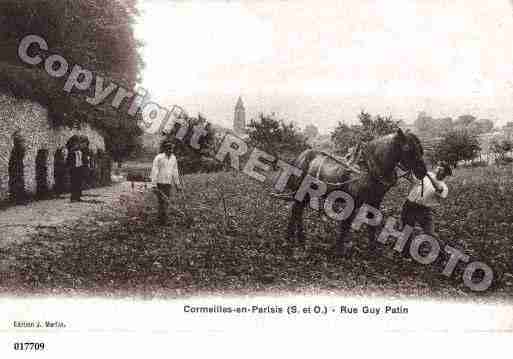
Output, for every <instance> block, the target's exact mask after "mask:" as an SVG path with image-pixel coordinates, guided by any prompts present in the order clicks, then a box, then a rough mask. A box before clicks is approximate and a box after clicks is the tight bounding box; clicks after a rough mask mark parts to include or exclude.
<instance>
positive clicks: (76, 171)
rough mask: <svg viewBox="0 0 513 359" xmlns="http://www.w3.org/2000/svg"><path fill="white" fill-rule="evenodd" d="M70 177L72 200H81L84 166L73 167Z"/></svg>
mask: <svg viewBox="0 0 513 359" xmlns="http://www.w3.org/2000/svg"><path fill="white" fill-rule="evenodd" d="M70 177H71V178H70V182H71V183H70V185H71V201H80V200H81V197H82V180H83V168H82V167H72V168H71V175H70Z"/></svg>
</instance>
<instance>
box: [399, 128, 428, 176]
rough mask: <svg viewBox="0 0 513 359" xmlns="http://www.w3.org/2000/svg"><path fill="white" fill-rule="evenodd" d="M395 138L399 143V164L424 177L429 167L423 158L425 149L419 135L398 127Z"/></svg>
mask: <svg viewBox="0 0 513 359" xmlns="http://www.w3.org/2000/svg"><path fill="white" fill-rule="evenodd" d="M395 140H396V143H397V145H398V151H399V161H398V162H399V164H400V165H402V166H403V167H405V168H406V169H407V170H410V171H412V172H413V174H414V175H415V177H417V178H419V179H422V178H424V177H425V176H426V174H427V168H426V164H425V163H424V159H423V156H424V150H423V148H422V144H421V143H420V140H419V139H418V137H417V136H415V135H414V134H413V133H411V132H406V133H404V132H403V131H402V130H401V129H398V130H397V133H396V134H395Z"/></svg>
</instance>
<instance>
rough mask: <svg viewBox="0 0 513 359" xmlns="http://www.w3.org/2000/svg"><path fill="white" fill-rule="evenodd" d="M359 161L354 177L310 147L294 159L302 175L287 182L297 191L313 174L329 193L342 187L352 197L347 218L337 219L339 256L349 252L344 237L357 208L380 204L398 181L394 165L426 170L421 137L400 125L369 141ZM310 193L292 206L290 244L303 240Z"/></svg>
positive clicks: (372, 237)
mask: <svg viewBox="0 0 513 359" xmlns="http://www.w3.org/2000/svg"><path fill="white" fill-rule="evenodd" d="M362 163H363V166H362V167H363V168H362V172H361V173H360V174H358V176H357V177H356V178H355V177H354V176H355V175H354V171H353V170H351V169H349V168H348V167H347V166H344V165H343V164H341V163H340V161H338V160H337V159H335V158H333V157H331V156H330V155H328V154H325V153H323V152H320V151H316V150H312V149H309V150H306V151H304V152H303V153H301V154H300V155H299V157H298V158H297V159H296V161H295V166H296V167H297V168H299V169H301V170H302V176H301V177H299V178H296V179H295V180H294V179H293V180H291V181H289V183H288V188H289V190H291V191H293V192H297V191H298V189H300V186H301V184H302V183H303V180H304V179H305V177H306V176H312V177H314V178H315V179H317V180H319V181H322V182H323V183H324V184H326V185H327V188H328V191H327V193H328V194H329V193H330V192H332V191H335V190H341V191H344V192H346V193H347V194H349V195H350V196H351V197H352V199H353V200H354V210H353V211H352V213H351V214H350V215H349V216H348V218H346V219H345V220H343V221H339V222H338V223H337V230H336V241H335V246H334V247H335V248H334V249H335V253H336V254H337V255H339V256H344V255H347V254H348V253H347V248H346V243H345V238H346V236H347V234H348V232H349V229H350V227H351V223H352V221H353V219H354V217H355V216H356V213H358V209H359V208H360V207H361V206H362V205H364V204H367V205H370V206H373V207H374V208H379V206H380V205H381V202H382V201H383V198H384V197H385V194H386V193H387V192H388V191H389V190H390V188H392V187H393V186H394V185H395V184H396V183H397V181H398V176H397V172H396V167H398V166H400V167H402V168H404V169H406V170H407V171H408V172H413V173H414V174H415V176H416V177H417V178H424V176H426V173H427V169H426V165H425V163H424V160H423V148H422V145H421V143H420V140H419V139H418V138H417V136H415V135H414V134H412V133H410V132H406V133H405V132H403V131H402V130H401V129H398V130H397V131H396V132H395V133H392V134H389V135H386V136H383V137H381V138H378V139H375V140H373V141H371V142H369V143H368V144H367V146H366V148H365V149H364V150H363V153H362ZM311 193H315V191H310V192H308V193H307V195H306V196H304V198H302V200H300V201H297V200H296V201H295V202H294V204H293V206H292V213H291V216H290V220H289V225H288V230H287V238H288V240H289V243H291V244H292V243H294V242H295V240H296V238H297V239H298V240H299V242H300V243H304V238H305V237H304V229H303V213H304V209H305V207H306V205H307V204H308V203H310V201H311V199H312V198H311V197H313V196H312V195H311ZM314 199H315V198H314ZM317 200H318V198H317ZM368 231H369V246H370V249H371V250H373V249H375V234H376V229H375V228H374V227H373V226H369V227H368Z"/></svg>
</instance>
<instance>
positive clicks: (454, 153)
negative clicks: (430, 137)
mask: <svg viewBox="0 0 513 359" xmlns="http://www.w3.org/2000/svg"><path fill="white" fill-rule="evenodd" d="M479 151H481V146H480V145H479V139H478V137H477V135H476V134H475V133H472V132H470V131H466V130H453V131H450V132H448V133H447V134H445V135H444V136H443V138H442V141H441V142H440V143H439V144H438V145H437V146H436V148H435V151H434V153H433V159H434V160H435V161H444V162H447V163H449V164H450V165H451V166H453V167H456V165H457V164H458V162H459V161H469V160H473V159H474V158H476V157H477V156H478V154H479Z"/></svg>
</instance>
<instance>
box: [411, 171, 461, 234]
mask: <svg viewBox="0 0 513 359" xmlns="http://www.w3.org/2000/svg"><path fill="white" fill-rule="evenodd" d="M451 174H452V170H451V167H450V166H449V165H447V164H441V165H439V166H437V167H436V169H435V171H434V173H433V172H428V173H427V176H426V177H424V179H423V180H422V181H419V180H416V183H415V184H414V186H413V188H412V189H411V191H410V194H409V195H408V199H407V200H406V202H405V203H404V205H403V209H402V212H401V220H402V223H403V226H404V225H409V226H411V227H414V226H415V224H416V223H418V224H419V225H420V226H421V227H422V229H423V231H424V233H425V234H428V235H430V236H434V229H433V208H435V207H438V206H439V205H440V200H442V199H445V198H447V195H448V193H449V188H448V187H447V185H446V184H445V182H444V181H443V180H444V178H445V177H447V176H450V175H451Z"/></svg>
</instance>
